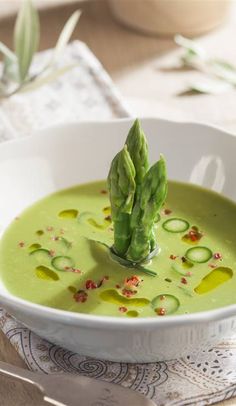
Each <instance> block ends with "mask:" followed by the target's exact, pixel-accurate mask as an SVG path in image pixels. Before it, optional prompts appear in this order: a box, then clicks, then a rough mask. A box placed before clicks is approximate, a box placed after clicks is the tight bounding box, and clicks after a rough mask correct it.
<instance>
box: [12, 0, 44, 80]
mask: <svg viewBox="0 0 236 406" xmlns="http://www.w3.org/2000/svg"><path fill="white" fill-rule="evenodd" d="M39 37H40V25H39V16H38V12H37V11H36V9H35V8H34V7H33V4H32V2H31V1H30V0H25V1H24V2H23V4H22V7H21V9H20V12H19V14H18V16H17V20H16V24H15V30H14V48H15V52H16V55H17V58H18V68H19V77H20V80H21V81H24V79H25V78H26V76H27V74H28V71H29V67H30V64H31V62H32V59H33V56H34V54H35V52H36V51H37V49H38V44H39Z"/></svg>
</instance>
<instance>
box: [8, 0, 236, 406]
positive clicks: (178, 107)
mask: <svg viewBox="0 0 236 406" xmlns="http://www.w3.org/2000/svg"><path fill="white" fill-rule="evenodd" d="M134 1H139V0H134ZM173 1H174V0H173ZM189 1H191V0H189ZM199 1H201V0H199ZM205 1H210V0H205ZM10 3H11V5H10V8H11V9H12V10H13V9H15V7H16V6H17V5H18V3H19V2H18V1H15V2H12V1H11V0H4V1H3V0H0V40H1V41H3V42H4V43H6V44H7V45H8V46H11V43H12V29H13V23H14V19H13V18H11V17H6V15H7V14H8V11H9V7H8V6H9V4H10ZM51 6H53V5H52V4H51ZM79 6H80V7H81V8H82V10H83V15H82V17H81V21H80V23H79V25H78V27H77V28H76V30H75V33H74V35H73V38H74V39H75V38H76V39H80V40H82V41H85V42H86V43H87V44H88V46H89V47H90V48H91V49H92V51H93V52H94V53H95V55H96V56H97V57H98V58H99V59H100V60H101V62H102V63H103V65H104V67H105V68H106V69H107V70H108V72H109V73H110V75H111V77H112V78H113V80H114V81H115V83H116V84H117V86H118V87H119V88H120V90H121V92H122V93H123V96H124V98H125V99H126V100H127V101H128V103H129V105H130V108H131V109H132V110H133V111H134V112H135V113H136V114H137V115H140V116H142V115H146V116H147V115H148V116H158V117H165V118H171V119H176V120H186V119H188V120H200V121H207V122H210V123H213V124H216V125H220V126H222V127H224V128H227V129H228V130H230V131H233V132H235V133H236V107H235V106H236V92H235V91H234V90H232V91H229V92H228V93H227V94H222V95H217V96H211V95H197V96H196V95H195V96H193V95H184V91H185V89H186V86H187V83H188V82H189V81H192V80H195V79H196V78H198V77H199V75H198V74H197V73H196V72H193V71H185V70H180V69H179V68H178V67H177V62H178V58H179V51H178V50H176V46H175V45H174V43H173V41H172V40H171V39H163V38H162V39H160V38H157V37H147V36H144V35H141V34H138V33H136V32H132V31H129V30H128V29H126V28H124V27H122V26H120V25H118V24H117V23H116V22H114V21H113V19H112V17H111V15H110V13H109V9H108V6H107V3H106V1H105V0H94V1H91V2H88V1H86V2H83V1H81V2H79ZM76 8H78V2H72V4H71V1H70V0H68V1H66V6H65V5H61V6H60V7H58V8H57V9H56V10H55V9H54V8H53V7H51V8H50V9H47V10H42V11H40V17H41V24H42V33H41V45H40V47H41V49H45V48H48V47H53V45H54V44H55V42H56V39H57V36H58V34H59V32H60V29H61V28H62V26H63V24H64V23H65V21H66V20H67V18H68V17H69V16H70V14H71V13H72V12H73V11H74V10H75V9H76ZM3 14H4V15H5V17H3ZM235 38H236V2H235V1H233V7H232V9H231V13H230V16H229V18H228V20H227V22H226V23H225V24H224V25H223V26H222V27H220V28H219V29H218V30H217V31H213V32H211V33H209V34H208V35H205V36H203V37H201V38H199V42H200V43H202V45H204V46H205V47H206V49H207V50H208V51H209V55H210V56H218V57H221V58H226V59H228V60H229V61H231V62H233V63H235V64H236V47H235ZM180 94H182V95H181V96H180ZM0 359H2V360H4V361H7V362H9V363H12V364H15V365H19V366H22V367H26V366H25V364H24V363H23V361H22V360H21V359H20V358H19V356H18V354H17V353H16V352H15V350H14V349H13V348H12V347H11V345H10V344H9V342H8V340H7V339H6V338H5V337H4V335H3V334H2V333H0ZM43 404H44V403H43V401H42V400H41V396H40V394H39V392H38V391H37V390H36V389H32V387H31V386H30V385H27V384H24V385H22V384H20V383H16V382H15V381H13V380H12V379H9V378H3V377H1V379H0V405H1V406H21V405H22V406H23V405H24V406H32V405H34V406H41V405H43ZM221 405H223V403H221ZM224 405H228V406H229V405H236V401H234V400H230V401H228V402H225V403H224Z"/></svg>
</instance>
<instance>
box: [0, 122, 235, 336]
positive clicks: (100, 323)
mask: <svg viewBox="0 0 236 406" xmlns="http://www.w3.org/2000/svg"><path fill="white" fill-rule="evenodd" d="M143 120H144V121H145V120H149V121H150V120H155V121H156V120H157V119H156V118H152V117H150V118H146V117H145V119H143ZM120 121H123V122H126V121H130V118H128V119H127V118H125V119H119V120H110V121H109V120H107V121H106V122H108V123H109V122H112V123H115V122H120ZM159 121H161V122H166V123H171V124H175V125H176V126H183V125H193V126H197V127H199V128H201V127H204V128H205V129H206V128H209V129H211V130H212V129H215V130H217V131H218V132H221V133H222V134H224V135H226V136H227V137H232V138H233V139H234V140H235V143H236V139H235V136H234V135H233V134H231V133H229V132H227V131H225V130H222V129H221V128H219V127H217V126H212V125H211V126H210V125H206V124H203V123H195V122H174V121H169V120H159ZM90 123H94V122H93V121H89V122H87V121H81V122H79V124H85V125H87V124H90ZM100 123H103V122H102V121H101V122H100ZM96 124H98V125H99V122H96ZM74 125H78V123H69V124H65V125H60V126H53V127H50V129H51V130H57V129H58V128H60V129H62V128H63V127H65V128H67V129H68V126H74ZM36 133H40V137H41V138H42V137H45V135H44V134H43V130H42V131H37V132H36ZM50 136H51V137H56V136H57V135H56V134H53V133H52V134H51V135H50ZM47 137H48V135H47ZM33 138H35V134H34V135H31V136H28V137H27V138H21V139H18V140H9V141H6V142H4V143H3V144H1V146H0V148H3V147H4V145H9V144H15V143H17V144H21V143H25V142H27V141H28V140H31V139H33ZM1 298H3V299H4V302H5V303H6V304H8V305H9V307H11V306H12V307H13V306H14V308H15V309H17V308H21V309H22V308H24V310H25V311H26V312H29V313H30V315H31V316H33V315H34V314H35V315H37V317H38V316H39V314H40V313H41V314H42V316H43V318H46V319H49V320H50V319H54V320H60V321H63V323H65V324H71V323H73V325H75V326H76V325H77V326H79V325H81V326H85V327H86V326H87V327H90V326H92V327H94V328H96V327H98V328H106V329H114V326H116V327H118V328H120V329H122V330H125V329H128V330H132V329H133V330H135V329H137V330H139V329H143V328H145V326H148V328H149V329H157V328H158V327H161V326H165V327H168V326H169V327H174V326H178V325H187V324H196V323H208V322H209V321H212V322H213V321H216V320H221V319H224V318H229V317H233V316H235V314H236V304H233V305H229V306H225V307H221V308H218V309H214V310H209V311H203V312H198V313H190V314H183V315H176V316H167V317H163V318H162V317H158V318H157V317H147V318H142V317H140V318H129V319H125V318H119V317H111V316H97V315H90V314H82V313H75V312H70V311H65V310H58V309H55V308H51V307H47V306H43V305H39V304H35V303H32V302H29V301H27V300H24V299H21V298H19V297H16V296H14V295H13V294H11V293H10V292H1V293H0V302H1Z"/></svg>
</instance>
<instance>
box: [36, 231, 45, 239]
mask: <svg viewBox="0 0 236 406" xmlns="http://www.w3.org/2000/svg"><path fill="white" fill-rule="evenodd" d="M35 234H37V235H38V236H39V237H41V235H43V234H44V231H43V230H37V231H36V233H35Z"/></svg>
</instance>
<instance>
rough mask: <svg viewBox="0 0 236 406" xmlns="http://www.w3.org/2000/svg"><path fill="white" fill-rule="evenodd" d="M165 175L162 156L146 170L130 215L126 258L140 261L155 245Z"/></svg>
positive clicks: (165, 192) (164, 187) (164, 196)
mask: <svg viewBox="0 0 236 406" xmlns="http://www.w3.org/2000/svg"><path fill="white" fill-rule="evenodd" d="M166 194H167V175H166V164H165V160H164V158H163V156H161V157H160V160H159V161H158V162H156V163H155V164H154V165H153V166H152V167H151V168H150V169H149V171H148V172H147V174H146V175H145V177H144V179H143V183H142V185H141V189H140V194H139V197H138V199H137V201H136V203H135V206H134V208H133V212H132V215H131V223H130V226H131V230H132V237H131V242H130V246H129V249H128V251H127V255H126V257H127V259H129V260H130V261H133V262H142V261H143V260H145V259H146V258H147V257H148V255H149V254H150V253H151V252H152V251H153V250H154V249H155V247H156V238H155V233H154V227H155V220H156V216H157V213H158V211H159V210H160V208H161V206H162V204H163V203H164V201H165V199H166Z"/></svg>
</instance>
